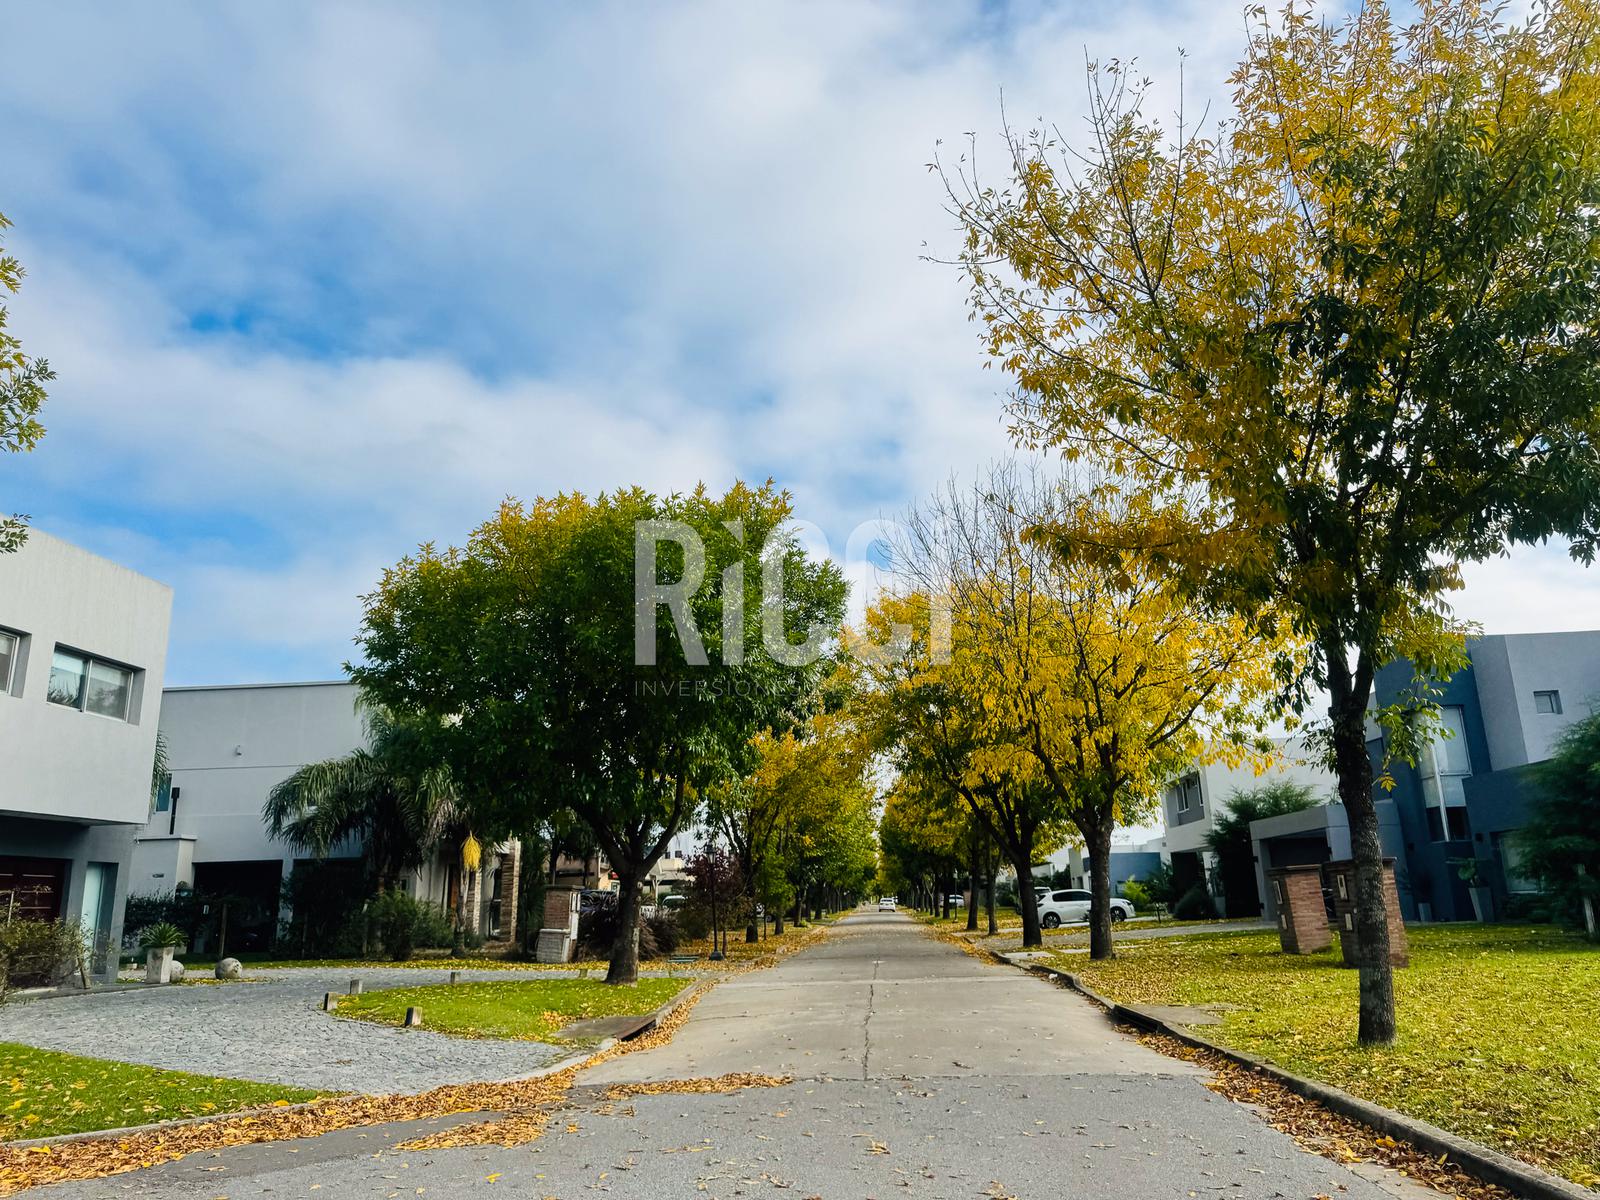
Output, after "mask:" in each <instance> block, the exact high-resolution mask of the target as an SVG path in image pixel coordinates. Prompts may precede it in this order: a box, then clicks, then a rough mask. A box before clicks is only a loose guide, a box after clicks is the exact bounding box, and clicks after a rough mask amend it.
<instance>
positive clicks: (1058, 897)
mask: <svg viewBox="0 0 1600 1200" xmlns="http://www.w3.org/2000/svg"><path fill="white" fill-rule="evenodd" d="M1093 902H1094V897H1093V896H1092V895H1090V894H1089V893H1088V892H1085V891H1080V890H1078V889H1077V888H1067V889H1064V890H1062V891H1059V892H1051V893H1050V894H1049V895H1047V896H1046V897H1045V898H1044V899H1042V900H1040V901H1039V924H1040V925H1042V926H1044V927H1045V928H1046V929H1054V928H1055V927H1056V926H1058V925H1061V924H1063V923H1064V922H1068V921H1087V920H1088V919H1089V905H1090V904H1092V903H1093ZM1131 916H1133V902H1132V901H1129V900H1124V899H1123V898H1122V897H1121V896H1113V897H1111V919H1112V920H1113V921H1126V920H1127V919H1128V918H1129V917H1131Z"/></svg>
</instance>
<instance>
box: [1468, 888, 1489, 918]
mask: <svg viewBox="0 0 1600 1200" xmlns="http://www.w3.org/2000/svg"><path fill="white" fill-rule="evenodd" d="M1467 891H1468V892H1470V893H1471V894H1472V915H1473V917H1474V919H1476V920H1479V921H1487V920H1490V919H1491V918H1492V917H1493V916H1494V901H1493V899H1492V898H1491V897H1490V895H1489V889H1488V888H1486V887H1475V888H1468V889H1467Z"/></svg>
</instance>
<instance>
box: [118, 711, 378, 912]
mask: <svg viewBox="0 0 1600 1200" xmlns="http://www.w3.org/2000/svg"><path fill="white" fill-rule="evenodd" d="M355 702H356V687H355V685H354V684H351V683H347V682H343V681H339V682H333V683H289V684H257V685H247V686H239V687H180V688H168V689H167V691H166V694H165V697H164V700H163V706H162V710H161V728H162V731H163V732H164V733H165V735H166V739H167V757H168V765H169V768H170V770H171V772H172V783H173V786H174V787H175V788H177V789H178V799H177V800H176V802H175V803H174V805H173V808H172V809H171V810H169V811H166V812H155V813H151V814H150V819H149V821H148V822H147V823H146V824H145V826H144V828H142V829H141V830H140V832H139V836H138V840H137V842H136V843H135V853H134V863H133V878H132V881H131V883H130V885H129V890H130V891H132V892H134V893H136V894H145V893H151V892H167V891H171V890H172V888H173V887H174V886H175V885H177V884H178V883H188V884H192V883H193V882H194V868H195V866H197V865H200V864H204V863H217V862H261V861H264V860H269V859H276V860H279V861H280V862H281V863H282V873H283V877H284V878H288V876H289V873H290V872H291V871H292V870H293V869H294V862H295V859H296V857H297V855H296V853H295V852H294V851H293V850H291V849H290V848H289V847H288V846H287V845H285V844H284V843H283V842H279V841H275V840H274V839H273V838H272V837H271V836H270V835H269V833H268V831H267V826H266V824H265V823H264V822H263V821H262V819H261V806H262V805H263V804H264V803H265V802H266V799H267V794H268V793H269V792H270V791H271V790H272V788H273V787H274V786H275V785H277V784H278V783H281V782H282V781H283V780H285V779H287V778H288V777H289V776H290V775H292V774H293V773H294V772H295V771H296V770H298V769H299V768H300V767H303V766H305V765H306V764H307V763H312V762H321V761H322V760H324V759H329V758H338V757H341V756H343V755H346V754H349V753H350V752H351V751H353V750H355V749H357V748H359V747H360V746H363V745H365V744H366V732H365V728H364V726H363V724H362V719H361V716H360V714H359V713H358V712H357V711H356V707H355ZM185 839H187V840H188V841H189V845H188V847H187V848H185V847H184V846H183V845H181V844H180V843H181V842H182V841H183V840H185ZM356 853H357V848H356V847H353V846H352V847H345V848H342V849H341V850H339V851H336V852H335V854H334V856H333V857H352V856H354V855H355V854H356Z"/></svg>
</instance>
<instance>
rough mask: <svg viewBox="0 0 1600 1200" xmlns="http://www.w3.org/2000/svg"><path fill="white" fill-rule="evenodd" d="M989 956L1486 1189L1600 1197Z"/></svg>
mask: <svg viewBox="0 0 1600 1200" xmlns="http://www.w3.org/2000/svg"><path fill="white" fill-rule="evenodd" d="M988 953H989V954H990V955H991V956H992V957H993V958H995V959H997V960H999V961H1000V962H1003V963H1006V964H1007V965H1008V966H1012V967H1018V968H1021V969H1022V970H1024V971H1026V972H1028V973H1029V974H1030V975H1038V976H1041V977H1043V978H1046V979H1056V980H1060V981H1061V982H1062V983H1065V984H1066V985H1067V986H1068V987H1070V988H1071V989H1072V990H1073V991H1075V992H1077V993H1078V994H1079V995H1081V996H1084V997H1085V998H1087V999H1088V1000H1091V1001H1093V1002H1094V1003H1095V1004H1097V1005H1099V1006H1100V1007H1101V1008H1103V1009H1105V1011H1106V1015H1107V1016H1108V1017H1110V1018H1111V1020H1112V1021H1113V1022H1114V1023H1116V1024H1118V1025H1132V1026H1134V1027H1135V1028H1138V1029H1142V1030H1144V1031H1146V1032H1147V1033H1159V1034H1163V1035H1165V1036H1167V1037H1170V1038H1175V1039H1176V1040H1178V1041H1180V1042H1182V1043H1184V1044H1185V1045H1187V1046H1192V1047H1194V1048H1195V1049H1196V1050H1205V1051H1208V1052H1210V1053H1212V1054H1217V1055H1220V1056H1221V1057H1223V1058H1225V1059H1227V1060H1228V1061H1230V1062H1233V1063H1236V1064H1237V1065H1239V1066H1241V1067H1244V1068H1246V1069H1247V1070H1251V1071H1254V1072H1256V1073H1257V1074H1259V1075H1264V1076H1266V1077H1267V1078H1268V1079H1271V1080H1273V1081H1274V1082H1276V1083H1281V1084H1282V1085H1283V1086H1284V1087H1286V1088H1288V1089H1289V1090H1290V1091H1291V1092H1294V1093H1295V1094H1296V1095H1299V1096H1304V1097H1305V1098H1306V1099H1308V1100H1314V1101H1316V1102H1317V1103H1318V1104H1320V1105H1322V1106H1323V1107H1324V1108H1326V1109H1329V1110H1330V1111H1332V1112H1336V1113H1338V1114H1339V1115H1340V1116H1343V1117H1348V1118H1349V1119H1350V1120H1352V1121H1356V1122H1359V1123H1360V1124H1362V1125H1365V1126H1367V1128H1369V1129H1374V1130H1376V1131H1377V1132H1379V1133H1381V1134H1384V1135H1386V1136H1388V1137H1392V1138H1394V1139H1395V1140H1397V1141H1405V1142H1409V1143H1411V1145H1413V1146H1415V1147H1416V1148H1417V1149H1418V1150H1422V1151H1426V1152H1427V1153H1428V1154H1431V1155H1434V1156H1435V1157H1437V1156H1438V1155H1441V1154H1442V1155H1445V1156H1447V1157H1448V1158H1449V1159H1450V1160H1451V1161H1452V1162H1454V1163H1456V1164H1457V1165H1459V1166H1461V1167H1464V1168H1465V1169H1466V1170H1467V1171H1468V1172H1470V1173H1471V1174H1472V1175H1474V1176H1476V1177H1477V1178H1478V1179H1481V1180H1482V1181H1483V1182H1485V1183H1492V1184H1497V1185H1499V1186H1500V1187H1503V1188H1505V1189H1506V1190H1507V1191H1510V1192H1512V1193H1514V1194H1515V1195H1517V1196H1520V1197H1523V1200H1596V1197H1597V1196H1600V1192H1594V1191H1591V1190H1589V1189H1588V1188H1584V1187H1579V1186H1578V1185H1577V1184H1575V1183H1573V1182H1572V1181H1571V1180H1567V1179H1562V1178H1561V1177H1560V1176H1559V1175H1552V1174H1551V1173H1550V1172H1549V1171H1546V1170H1544V1169H1543V1168H1541V1167H1536V1166H1534V1165H1533V1164H1532V1163H1525V1162H1522V1161H1521V1160H1520V1159H1515V1158H1512V1157H1510V1156H1509V1155H1506V1154H1501V1153H1500V1152H1499V1151H1498V1150H1491V1149H1490V1148H1489V1147H1488V1146H1484V1145H1482V1144H1480V1143H1478V1142H1474V1141H1469V1140H1468V1139H1466V1138H1463V1137H1459V1136H1457V1135H1456V1134H1453V1133H1450V1132H1448V1131H1447V1130H1444V1129H1440V1128H1439V1127H1438V1126H1437V1125H1430V1124H1429V1123H1428V1122H1427V1121H1420V1120H1418V1119H1417V1118H1415V1117H1408V1116H1406V1115H1405V1114H1404V1113H1399V1112H1396V1111H1395V1110H1394V1109H1392V1108H1385V1107H1384V1106H1383V1105H1381V1104H1374V1103H1372V1101H1370V1100H1362V1099H1361V1098H1360V1097H1358V1096H1352V1095H1351V1094H1350V1093H1349V1092H1347V1091H1344V1090H1343V1089H1342V1088H1336V1087H1333V1086H1332V1085H1331V1084H1326V1083H1320V1082H1318V1081H1317V1080H1315V1079H1307V1078H1305V1077H1304V1076H1303V1075H1296V1074H1294V1073H1293V1072H1291V1071H1286V1070H1284V1069H1283V1068H1282V1067H1280V1066H1278V1065H1277V1064H1276V1063H1273V1062H1270V1061H1268V1060H1267V1059H1264V1058H1259V1057H1257V1056H1256V1055H1254V1054H1247V1053H1246V1052H1244V1051H1242V1050H1233V1049H1230V1048H1229V1047H1227V1046H1222V1045H1218V1044H1217V1043H1216V1042H1213V1041H1209V1040H1207V1039H1206V1038H1203V1037H1200V1036H1199V1035H1198V1034H1195V1033H1192V1032H1190V1031H1189V1030H1188V1028H1187V1027H1185V1026H1179V1025H1170V1024H1168V1023H1167V1022H1166V1021H1163V1020H1161V1018H1159V1017H1156V1016H1152V1015H1151V1014H1150V1013H1147V1012H1144V1011H1142V1010H1141V1009H1139V1008H1137V1007H1135V1006H1130V1005H1126V1004H1120V1003H1118V1002H1117V1001H1115V1000H1112V999H1110V998H1108V997H1106V996H1102V995H1101V994H1100V993H1099V992H1097V991H1095V990H1094V989H1093V988H1091V987H1090V986H1089V985H1088V984H1086V983H1084V982H1083V980H1082V979H1081V978H1079V977H1078V976H1077V975H1075V974H1073V973H1072V972H1071V971H1063V970H1061V969H1059V968H1057V967H1049V966H1044V965H1043V964H1040V963H1034V962H1029V961H1026V960H1024V961H1021V962H1018V961H1016V960H1014V959H1012V958H1011V957H1010V956H1009V955H1006V954H1001V953H999V952H997V951H993V950H991V951H988Z"/></svg>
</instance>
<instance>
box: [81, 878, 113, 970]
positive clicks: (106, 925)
mask: <svg viewBox="0 0 1600 1200" xmlns="http://www.w3.org/2000/svg"><path fill="white" fill-rule="evenodd" d="M116 891H117V864H116V863H96V862H92V863H90V864H89V865H88V866H87V867H86V868H85V869H84V873H83V904H82V906H81V908H80V911H79V914H78V923H79V926H80V927H81V928H82V929H83V945H84V949H85V950H86V951H87V952H88V955H89V970H90V972H91V973H92V974H95V975H104V974H105V973H106V972H107V971H108V970H109V969H110V966H109V963H110V958H111V909H112V906H113V901H114V900H115V898H116Z"/></svg>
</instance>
